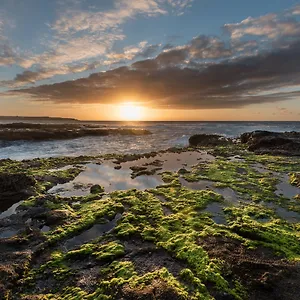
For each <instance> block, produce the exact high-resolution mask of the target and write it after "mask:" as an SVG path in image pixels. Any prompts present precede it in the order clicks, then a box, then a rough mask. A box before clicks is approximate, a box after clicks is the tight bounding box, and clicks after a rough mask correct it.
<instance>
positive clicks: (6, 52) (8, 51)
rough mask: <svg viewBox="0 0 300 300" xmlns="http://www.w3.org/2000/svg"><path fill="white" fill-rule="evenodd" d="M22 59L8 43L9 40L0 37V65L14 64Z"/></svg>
mask: <svg viewBox="0 0 300 300" xmlns="http://www.w3.org/2000/svg"><path fill="white" fill-rule="evenodd" d="M19 61H20V58H19V56H18V54H17V53H16V52H15V50H14V49H13V48H12V47H11V46H10V45H8V44H7V41H5V40H1V39H0V66H8V65H13V64H15V63H17V62H19Z"/></svg>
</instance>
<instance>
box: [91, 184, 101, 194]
mask: <svg viewBox="0 0 300 300" xmlns="http://www.w3.org/2000/svg"><path fill="white" fill-rule="evenodd" d="M90 192H91V194H100V193H103V192H104V188H103V187H102V186H101V185H99V184H95V185H93V186H92V187H91V189H90Z"/></svg>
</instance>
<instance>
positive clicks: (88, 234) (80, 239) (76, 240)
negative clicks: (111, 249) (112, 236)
mask: <svg viewBox="0 0 300 300" xmlns="http://www.w3.org/2000/svg"><path fill="white" fill-rule="evenodd" d="M121 217H122V215H121V214H116V216H115V217H114V218H113V219H112V220H111V221H109V222H107V223H104V224H95V225H94V226H93V227H91V228H90V229H88V230H86V231H84V232H82V233H81V234H79V235H77V236H74V237H72V238H71V239H68V240H67V241H66V242H65V244H64V248H65V249H66V250H68V251H69V250H72V249H75V248H77V247H79V246H81V245H83V244H85V243H88V242H90V241H92V240H94V239H96V238H98V237H100V236H102V235H103V234H105V233H107V232H109V231H111V230H112V229H113V228H114V227H115V226H116V224H117V222H118V220H119V219H121Z"/></svg>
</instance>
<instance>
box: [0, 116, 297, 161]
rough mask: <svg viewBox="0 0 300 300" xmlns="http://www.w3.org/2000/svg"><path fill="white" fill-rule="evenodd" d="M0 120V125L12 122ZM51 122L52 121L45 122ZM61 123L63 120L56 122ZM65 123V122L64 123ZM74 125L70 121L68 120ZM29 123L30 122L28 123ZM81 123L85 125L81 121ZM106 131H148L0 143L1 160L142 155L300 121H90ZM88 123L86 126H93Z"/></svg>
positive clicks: (283, 128) (289, 127)
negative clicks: (195, 139) (204, 137)
mask: <svg viewBox="0 0 300 300" xmlns="http://www.w3.org/2000/svg"><path fill="white" fill-rule="evenodd" d="M12 122H13V121H10V120H5V121H4V120H2V121H0V123H12ZM48 122H49V123H53V121H50V120H49V121H48ZM57 122H60V123H61V122H62V121H56V122H55V123H57ZM64 122H65V121H64ZM70 122H72V123H74V122H73V121H70ZM31 123H32V121H31ZM43 123H44V122H43ZM82 123H83V124H84V122H82ZM92 123H95V124H98V125H101V126H104V127H106V128H138V129H147V130H150V131H151V132H152V133H153V134H152V135H146V136H101V137H82V138H78V139H73V140H57V141H55V140H54V141H39V142H36V141H35V142H30V141H16V142H6V141H0V159H5V158H10V159H15V160H23V159H33V158H37V157H40V158H42V157H43V158H44V157H55V156H79V155H100V154H106V153H145V152H151V151H158V150H162V149H167V148H170V147H183V146H186V145H188V139H189V137H190V136H191V135H194V134H199V133H211V134H221V135H224V136H227V137H238V136H239V135H240V134H242V133H244V132H249V131H254V130H269V131H278V132H283V131H300V122H92ZM92 123H91V122H89V123H88V124H92Z"/></svg>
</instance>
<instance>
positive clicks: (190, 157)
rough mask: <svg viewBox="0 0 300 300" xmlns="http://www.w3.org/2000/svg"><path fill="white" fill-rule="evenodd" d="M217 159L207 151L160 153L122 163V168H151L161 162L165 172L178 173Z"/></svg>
mask: <svg viewBox="0 0 300 300" xmlns="http://www.w3.org/2000/svg"><path fill="white" fill-rule="evenodd" d="M215 159H216V158H215V157H214V156H213V155H211V154H208V153H207V152H206V151H199V152H198V151H187V152H181V153H160V154H157V155H155V156H154V157H150V158H145V157H144V158H140V159H137V160H135V161H128V162H124V163H121V166H122V168H123V167H124V168H127V169H129V168H131V167H134V166H151V164H152V165H154V166H155V165H156V163H157V162H160V165H159V166H160V167H161V168H162V170H163V171H171V172H177V171H178V170H180V169H181V168H185V169H187V170H189V169H191V167H192V166H194V165H196V164H198V163H199V162H211V161H214V160H215Z"/></svg>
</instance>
